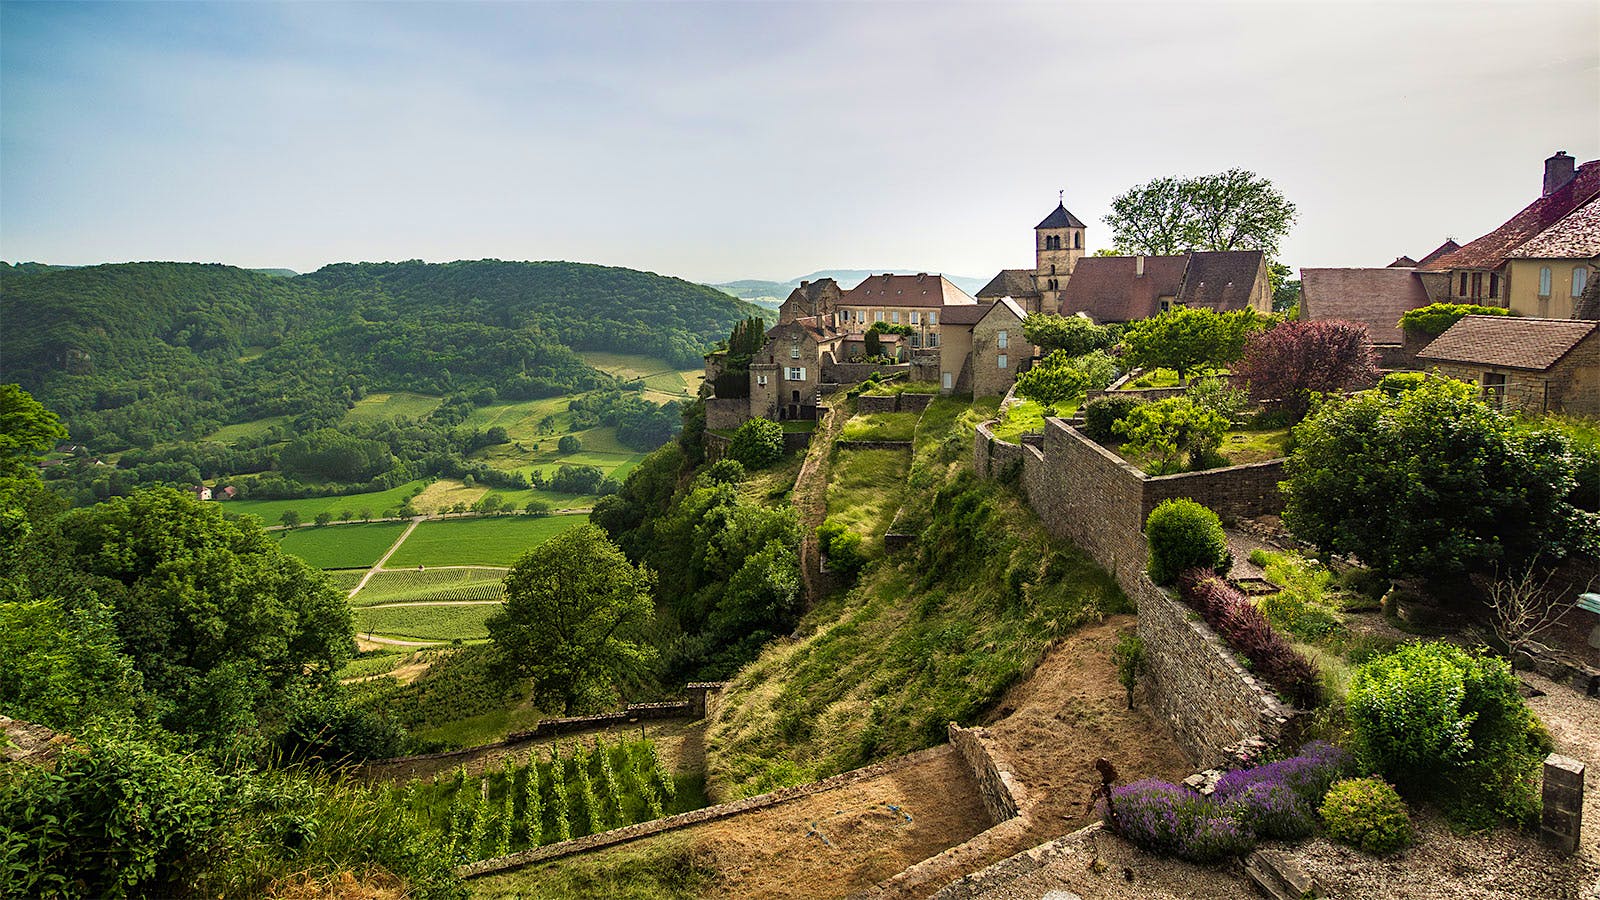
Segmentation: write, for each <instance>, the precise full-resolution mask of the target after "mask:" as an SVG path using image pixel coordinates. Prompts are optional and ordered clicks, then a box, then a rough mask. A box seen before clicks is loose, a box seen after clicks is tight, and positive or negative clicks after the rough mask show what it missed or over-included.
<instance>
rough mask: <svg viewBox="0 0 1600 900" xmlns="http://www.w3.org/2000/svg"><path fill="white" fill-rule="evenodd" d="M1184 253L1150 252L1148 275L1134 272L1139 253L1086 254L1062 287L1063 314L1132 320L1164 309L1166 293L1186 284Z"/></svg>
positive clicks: (1099, 319) (1100, 319)
mask: <svg viewBox="0 0 1600 900" xmlns="http://www.w3.org/2000/svg"><path fill="white" fill-rule="evenodd" d="M1187 264H1188V258H1187V257H1184V256H1146V257H1145V258H1144V275H1143V276H1142V277H1140V276H1137V275H1135V274H1134V272H1135V270H1136V263H1135V257H1132V256H1085V257H1084V258H1083V259H1080V260H1078V264H1077V265H1076V266H1074V267H1073V269H1072V277H1071V278H1068V279H1067V285H1066V287H1065V288H1063V289H1062V291H1061V314H1062V315H1064V316H1070V315H1073V314H1075V313H1084V314H1085V315H1088V316H1090V317H1091V318H1093V319H1094V320H1095V321H1096V322H1132V321H1133V320H1135V319H1143V318H1147V317H1149V316H1153V315H1155V314H1156V313H1158V312H1160V311H1161V308H1160V299H1161V298H1162V297H1176V296H1178V291H1179V290H1180V289H1181V288H1182V287H1183V271H1184V268H1185V267H1186V266H1187Z"/></svg>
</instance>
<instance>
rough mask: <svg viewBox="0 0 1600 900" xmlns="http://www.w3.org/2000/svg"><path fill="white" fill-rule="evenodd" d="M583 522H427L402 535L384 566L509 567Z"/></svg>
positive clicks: (572, 519)
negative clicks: (549, 540) (402, 537)
mask: <svg viewBox="0 0 1600 900" xmlns="http://www.w3.org/2000/svg"><path fill="white" fill-rule="evenodd" d="M587 521H589V517H588V516H584V515H574V516H546V517H543V518H535V517H532V516H496V517H492V518H484V519H443V520H436V521H427V522H423V523H422V524H420V525H418V526H417V530H416V531H413V532H412V533H411V536H410V537H408V538H406V542H405V543H404V544H401V545H400V549H398V550H396V551H395V554H394V556H392V557H390V558H389V561H388V562H387V563H386V564H385V567H386V568H395V569H403V568H406V567H408V566H418V565H423V566H509V565H511V564H512V563H514V562H516V561H517V560H518V559H520V558H521V557H522V554H524V553H527V552H528V551H529V550H531V549H532V548H534V547H536V546H538V545H539V544H541V543H543V542H544V541H546V540H548V539H550V538H551V537H554V536H555V535H557V534H560V533H561V532H563V531H566V530H567V529H568V528H572V527H574V526H576V525H582V524H583V523H584V522H587Z"/></svg>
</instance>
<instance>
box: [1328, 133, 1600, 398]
mask: <svg viewBox="0 0 1600 900" xmlns="http://www.w3.org/2000/svg"><path fill="white" fill-rule="evenodd" d="M1597 198H1600V160H1593V161H1590V162H1587V163H1584V164H1583V165H1582V166H1578V165H1577V164H1576V161H1575V160H1574V159H1573V158H1572V157H1571V156H1568V155H1567V154H1566V152H1565V151H1562V152H1558V153H1556V154H1555V155H1554V156H1552V157H1550V158H1549V159H1547V160H1545V162H1544V181H1543V187H1542V192H1541V193H1540V195H1539V198H1538V199H1536V200H1534V201H1533V202H1532V203H1530V204H1529V205H1528V206H1527V207H1526V208H1524V209H1523V210H1522V211H1521V212H1519V213H1517V214H1516V215H1515V216H1512V217H1511V218H1510V219H1508V220H1506V222H1505V223H1504V224H1502V225H1501V226H1500V227H1498V228H1496V229H1495V230H1493V231H1491V232H1489V233H1488V234H1486V235H1484V236H1482V237H1480V238H1478V239H1477V240H1474V241H1471V242H1469V243H1467V244H1465V245H1457V244H1456V243H1455V242H1454V241H1446V242H1445V243H1444V244H1443V245H1442V246H1440V247H1439V248H1438V249H1436V250H1434V251H1433V252H1432V253H1429V254H1428V255H1426V256H1424V257H1423V258H1422V259H1421V260H1416V261H1413V260H1412V259H1411V258H1410V257H1406V256H1402V257H1400V258H1399V259H1397V260H1395V261H1394V262H1393V263H1391V264H1390V265H1389V266H1388V267H1387V268H1383V269H1301V270H1300V283H1301V289H1300V290H1301V300H1300V315H1301V318H1304V319H1346V320H1349V321H1353V322H1362V323H1365V324H1366V326H1367V330H1368V332H1369V333H1370V334H1371V335H1372V338H1373V343H1374V345H1375V346H1376V348H1377V349H1378V352H1379V360H1380V362H1381V363H1382V364H1383V365H1385V366H1388V367H1391V368H1397V367H1404V366H1409V365H1412V364H1414V363H1415V362H1417V361H1418V360H1419V358H1420V353H1421V351H1422V350H1423V349H1424V347H1425V346H1426V341H1424V340H1418V341H1414V342H1413V343H1411V344H1407V343H1406V337H1405V335H1404V334H1402V332H1401V330H1400V328H1399V324H1398V323H1399V319H1400V316H1401V314H1403V313H1404V312H1405V311H1406V310H1409V309H1416V308H1418V307H1421V306H1427V305H1428V304H1430V303H1473V304H1478V305H1480V306H1498V307H1502V308H1505V309H1509V310H1510V311H1511V312H1512V313H1514V314H1515V315H1518V316H1527V317H1536V318H1541V319H1560V320H1566V319H1572V318H1583V317H1586V316H1587V315H1593V313H1587V314H1584V313H1583V311H1582V309H1581V304H1579V302H1578V301H1579V299H1580V298H1581V297H1582V296H1583V294H1584V290H1585V288H1586V287H1587V286H1588V285H1589V284H1590V283H1591V282H1592V281H1593V280H1594V277H1593V276H1594V275H1595V273H1596V271H1597V270H1600V199H1597ZM1474 327H1477V328H1481V327H1484V326H1474ZM1507 327H1509V326H1507ZM1516 334H1517V335H1518V336H1523V337H1525V336H1527V335H1526V333H1525V332H1524V331H1518V332H1516Z"/></svg>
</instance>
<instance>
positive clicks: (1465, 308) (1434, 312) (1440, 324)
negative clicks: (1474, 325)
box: [1400, 303, 1511, 337]
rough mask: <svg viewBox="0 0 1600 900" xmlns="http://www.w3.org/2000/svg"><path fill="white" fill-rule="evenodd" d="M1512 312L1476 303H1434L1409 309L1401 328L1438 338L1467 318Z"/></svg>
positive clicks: (1404, 315) (1402, 320) (1402, 319)
mask: <svg viewBox="0 0 1600 900" xmlns="http://www.w3.org/2000/svg"><path fill="white" fill-rule="evenodd" d="M1508 315H1511V310H1509V309H1506V308H1505V307H1502V306H1478V305H1477V304H1475V303H1432V304H1429V305H1427V306H1423V307H1419V308H1417V309H1408V310H1406V311H1405V313H1404V314H1403V315H1401V316H1400V327H1401V328H1404V329H1405V330H1407V331H1418V332H1421V333H1423V334H1426V335H1429V336H1432V337H1438V336H1439V335H1441V334H1444V333H1445V332H1446V331H1449V330H1450V326H1451V325H1454V324H1455V323H1457V322H1459V321H1461V320H1462V319H1463V318H1466V317H1467V316H1508Z"/></svg>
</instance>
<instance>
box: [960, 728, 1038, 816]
mask: <svg viewBox="0 0 1600 900" xmlns="http://www.w3.org/2000/svg"><path fill="white" fill-rule="evenodd" d="M949 732H950V746H952V747H954V748H956V750H958V751H960V753H961V758H962V759H965V760H966V761H967V767H968V768H970V769H971V770H972V778H973V780H974V781H976V782H977V784H978V795H979V796H980V797H982V798H983V808H984V809H986V810H988V811H989V818H990V819H992V820H993V821H994V824H996V825H998V824H1000V823H1001V822H1004V821H1006V820H1007V819H1014V818H1016V817H1017V816H1018V815H1020V814H1021V812H1022V810H1023V809H1025V808H1026V807H1027V806H1028V797H1027V792H1026V790H1025V789H1024V788H1023V787H1022V782H1020V781H1018V780H1017V776H1016V775H1015V774H1014V773H1012V771H1011V768H1010V767H1009V766H1007V765H1006V764H1005V763H1004V762H1002V761H1001V760H1000V759H999V757H998V755H997V754H996V752H995V749H994V742H993V740H992V739H990V737H989V732H988V731H987V730H986V729H983V728H962V727H961V726H960V725H957V724H956V723H954V722H951V723H950V725H949Z"/></svg>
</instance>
